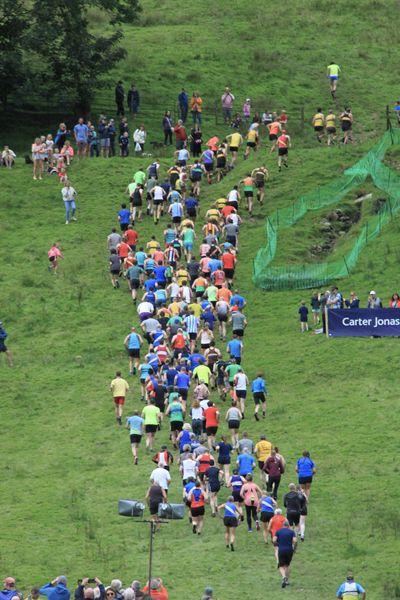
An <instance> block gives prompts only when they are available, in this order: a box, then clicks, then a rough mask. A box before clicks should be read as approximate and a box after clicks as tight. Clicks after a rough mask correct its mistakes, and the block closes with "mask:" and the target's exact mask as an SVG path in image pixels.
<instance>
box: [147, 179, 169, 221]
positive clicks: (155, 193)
mask: <svg viewBox="0 0 400 600" xmlns="http://www.w3.org/2000/svg"><path fill="white" fill-rule="evenodd" d="M150 196H151V199H152V201H153V207H154V209H153V217H154V225H157V224H158V222H159V220H160V216H161V208H162V205H163V202H164V199H165V198H166V193H165V190H164V189H163V188H162V187H161V185H158V184H157V185H155V186H154V187H153V189H152V190H151V192H150Z"/></svg>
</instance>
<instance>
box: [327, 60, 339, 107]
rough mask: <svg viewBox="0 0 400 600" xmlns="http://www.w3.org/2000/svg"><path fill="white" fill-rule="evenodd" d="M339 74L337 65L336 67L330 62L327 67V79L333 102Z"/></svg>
mask: <svg viewBox="0 0 400 600" xmlns="http://www.w3.org/2000/svg"><path fill="white" fill-rule="evenodd" d="M339 73H340V67H339V65H337V64H336V63H334V62H330V63H329V65H328V67H327V77H328V78H329V81H330V89H331V95H332V98H333V99H334V100H335V99H336V88H337V82H338V79H339Z"/></svg>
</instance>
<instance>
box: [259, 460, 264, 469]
mask: <svg viewBox="0 0 400 600" xmlns="http://www.w3.org/2000/svg"><path fill="white" fill-rule="evenodd" d="M263 466H264V461H263V460H259V461H258V468H259V469H260V471H262V470H263Z"/></svg>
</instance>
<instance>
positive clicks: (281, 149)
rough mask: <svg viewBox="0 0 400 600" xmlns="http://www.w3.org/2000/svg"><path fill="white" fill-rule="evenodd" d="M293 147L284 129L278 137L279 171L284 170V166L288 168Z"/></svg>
mask: <svg viewBox="0 0 400 600" xmlns="http://www.w3.org/2000/svg"><path fill="white" fill-rule="evenodd" d="M290 147H291V141H290V136H289V135H288V134H287V133H286V131H285V130H284V129H283V130H282V133H281V135H280V136H279V137H278V171H281V170H282V164H283V165H284V166H285V167H286V168H287V167H288V166H289V165H288V156H289V148H290Z"/></svg>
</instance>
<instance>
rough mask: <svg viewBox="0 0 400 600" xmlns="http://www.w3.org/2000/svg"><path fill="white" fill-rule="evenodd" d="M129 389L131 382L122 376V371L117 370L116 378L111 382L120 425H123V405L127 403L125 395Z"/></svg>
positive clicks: (116, 417)
mask: <svg viewBox="0 0 400 600" xmlns="http://www.w3.org/2000/svg"><path fill="white" fill-rule="evenodd" d="M128 390H129V384H128V382H127V381H125V379H123V378H122V374H121V371H117V372H116V374H115V379H113V380H112V381H111V383H110V391H111V392H112V395H113V400H114V405H115V419H116V421H117V423H118V425H122V407H123V406H124V404H125V396H126V393H127V392H128Z"/></svg>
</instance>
